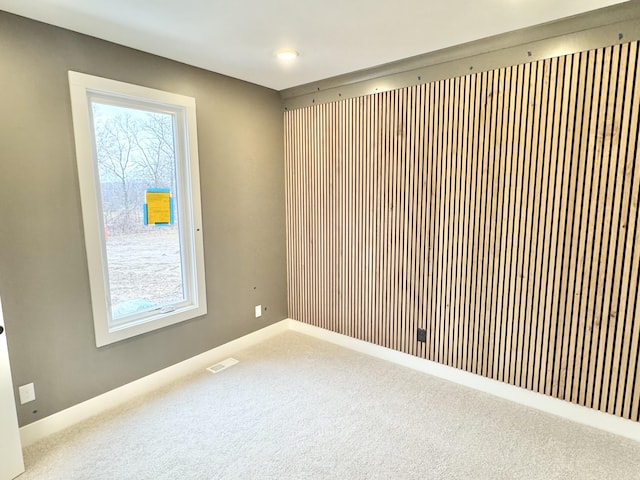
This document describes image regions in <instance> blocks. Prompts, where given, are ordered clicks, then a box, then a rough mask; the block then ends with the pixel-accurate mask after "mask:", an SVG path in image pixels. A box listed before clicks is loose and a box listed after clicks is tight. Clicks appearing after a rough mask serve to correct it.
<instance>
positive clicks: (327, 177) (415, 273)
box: [284, 42, 640, 421]
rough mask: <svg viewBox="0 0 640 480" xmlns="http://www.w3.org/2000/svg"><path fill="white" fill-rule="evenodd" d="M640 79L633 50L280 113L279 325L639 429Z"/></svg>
mask: <svg viewBox="0 0 640 480" xmlns="http://www.w3.org/2000/svg"><path fill="white" fill-rule="evenodd" d="M639 76H640V75H639V72H638V42H635V43H630V44H623V45H616V46H613V47H608V48H602V49H598V50H594V51H590V52H582V53H577V54H572V55H568V56H563V57H558V58H554V59H549V60H543V61H539V62H534V63H530V64H524V65H518V66H513V67H508V68H503V69H500V70H495V71H489V72H483V73H478V74H472V75H467V76H464V77H460V78H455V79H448V80H443V81H438V82H432V83H428V84H422V85H417V86H414V87H408V88H404V89H399V90H395V91H389V92H384V93H380V94H375V95H370V96H366V97H361V98H357V99H349V100H344V101H341V102H336V103H332V104H326V105H316V106H313V107H309V108H305V109H299V110H294V111H291V112H286V113H285V118H284V128H285V175H286V179H285V180H286V181H285V188H286V207H287V209H286V228H287V230H286V237H287V276H288V308H289V315H290V316H291V317H292V318H296V319H298V320H301V321H304V322H308V323H311V324H313V325H317V326H321V327H323V328H327V329H330V330H334V331H337V332H339V333H343V334H346V335H351V336H353V337H355V338H360V339H363V340H366V341H369V342H373V343H377V344H379V345H383V346H386V347H390V348H394V349H396V350H399V351H402V352H406V353H410V354H413V355H417V356H420V357H423V358H427V359H430V360H434V361H438V362H440V363H443V364H447V365H451V366H455V367H457V368H462V369H464V370H467V371H470V372H474V373H479V374H482V375H484V376H487V377H489V378H494V379H497V380H500V381H505V382H508V383H511V384H513V385H517V386H522V387H524V388H528V389H530V390H533V391H537V392H541V393H545V394H548V395H552V396H555V397H558V398H563V399H566V400H570V401H572V402H574V403H577V404H579V405H584V406H587V407H592V408H596V409H599V410H602V411H605V412H608V413H612V414H614V415H618V416H621V417H623V418H628V419H632V420H635V421H638V420H640V418H639V417H640V386H639V385H638V383H639V382H640V375H638V369H639V368H640V365H639V362H640V355H639V352H638V350H639V349H640V320H639V319H638V318H637V317H639V316H640V299H639V297H640V279H639V277H640V222H638V218H639V215H640V208H639V205H638V202H639V196H640V168H638V167H639V166H638V165H637V163H638V142H639V138H638V137H639V135H638V128H639V124H638V116H639V115H640V87H638V86H637V83H638V77H639ZM418 328H425V329H426V330H427V342H426V343H424V344H422V343H419V342H418V341H417V338H416V331H417V329H418Z"/></svg>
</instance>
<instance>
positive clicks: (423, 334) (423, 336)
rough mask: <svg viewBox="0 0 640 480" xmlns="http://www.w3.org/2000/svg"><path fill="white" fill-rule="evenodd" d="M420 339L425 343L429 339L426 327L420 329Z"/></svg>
mask: <svg viewBox="0 0 640 480" xmlns="http://www.w3.org/2000/svg"><path fill="white" fill-rule="evenodd" d="M418 341H419V342H423V343H424V342H426V341H427V331H426V330H425V329H424V328H419V329H418Z"/></svg>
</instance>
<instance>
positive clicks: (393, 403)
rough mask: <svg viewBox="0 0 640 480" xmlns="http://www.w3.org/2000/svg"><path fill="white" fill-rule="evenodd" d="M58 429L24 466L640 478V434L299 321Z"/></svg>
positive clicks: (92, 473)
mask: <svg viewBox="0 0 640 480" xmlns="http://www.w3.org/2000/svg"><path fill="white" fill-rule="evenodd" d="M234 358H236V359H237V360H239V361H240V363H238V364H236V365H234V366H232V367H230V368H228V369H226V370H224V371H222V372H219V373H217V374H212V373H210V372H207V371H206V370H204V371H202V372H196V373H194V374H192V375H189V376H188V377H185V378H183V379H181V380H180V381H178V382H175V383H174V384H172V385H169V386H167V387H166V388H163V389H161V390H159V391H156V392H153V393H151V394H148V395H146V396H143V397H140V398H139V399H137V400H136V401H133V402H130V403H129V404H127V405H125V406H123V407H120V408H118V409H115V410H112V411H109V412H106V413H104V414H101V415H99V416H96V417H93V418H91V419H89V420H87V421H84V422H82V423H80V424H78V425H76V426H74V427H72V428H69V429H67V430H65V431H62V432H60V433H57V434H54V435H51V436H49V437H47V438H45V439H43V440H41V441H39V442H37V443H35V444H33V445H32V446H30V447H28V448H26V449H25V451H24V455H25V463H26V468H27V471H26V473H24V474H23V475H22V476H21V477H19V478H20V480H30V479H47V480H57V479H60V480H62V479H64V480H75V479H83V480H85V479H119V480H121V479H136V480H138V479H207V480H208V479H283V480H286V479H545V480H549V479H580V480H588V479H615V480H623V479H640V443H638V442H634V441H632V440H627V439H624V438H620V437H617V436H615V435H611V434H608V433H605V432H602V431H599V430H596V429H592V428H589V427H585V426H582V425H579V424H575V423H572V422H569V421H566V420H562V419H560V418H557V417H554V416H552V415H548V414H545V413H542V412H539V411H537V410H533V409H530V408H527V407H523V406H521V405H517V404H514V403H511V402H508V401H506V400H501V399H498V398H495V397H493V396H490V395H487V394H484V393H480V392H477V391H474V390H471V389H468V388H465V387H461V386H459V385H456V384H453V383H449V382H447V381H444V380H441V379H437V378H434V377H431V376H429V375H426V374H423V373H420V372H416V371H413V370H410V369H408V368H404V367H401V366H398V365H395V364H391V363H388V362H385V361H383V360H379V359H375V358H371V357H369V356H366V355H363V354H360V353H356V352H353V351H351V350H348V349H345V348H342V347H339V346H336V345H333V344H330V343H326V342H323V341H320V340H317V339H314V338H312V337H308V336H306V335H302V334H299V333H295V332H285V333H283V334H281V335H278V336H277V337H274V338H272V339H270V340H267V341H265V342H263V343H261V344H260V345H257V346H254V347H252V348H250V349H246V350H242V351H239V352H237V354H235V355H234Z"/></svg>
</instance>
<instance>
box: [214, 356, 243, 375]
mask: <svg viewBox="0 0 640 480" xmlns="http://www.w3.org/2000/svg"><path fill="white" fill-rule="evenodd" d="M236 363H238V360H236V359H235V358H231V357H229V358H227V359H226V360H223V361H221V362H218V363H216V364H215V365H211V366H210V367H207V370H209V371H210V372H211V373H218V372H221V371H222V370H224V369H226V368H229V367H230V366H232V365H235V364H236Z"/></svg>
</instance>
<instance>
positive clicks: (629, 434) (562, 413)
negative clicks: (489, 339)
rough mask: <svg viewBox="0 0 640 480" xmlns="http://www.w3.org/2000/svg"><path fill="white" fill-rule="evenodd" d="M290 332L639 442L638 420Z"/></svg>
mask: <svg viewBox="0 0 640 480" xmlns="http://www.w3.org/2000/svg"><path fill="white" fill-rule="evenodd" d="M289 328H290V329H291V330H293V331H296V332H299V333H303V334H305V335H309V336H312V337H315V338H318V339H320V340H324V341H327V342H330V343H334V344H336V345H340V346H341V347H345V348H348V349H350V350H354V351H356V352H360V353H364V354H366V355H370V356H372V357H376V358H380V359H382V360H386V361H388V362H392V363H395V364H398V365H402V366H404V367H408V368H411V369H413V370H418V371H420V372H424V373H427V374H429V375H433V376H434V377H438V378H442V379H444V380H448V381H450V382H453V383H457V384H459V385H464V386H466V387H470V388H473V389H475V390H479V391H481V392H485V393H489V394H491V395H494V396H496V397H500V398H504V399H506V400H510V401H512V402H515V403H519V404H521V405H525V406H527V407H531V408H535V409H536V410H540V411H543V412H546V413H550V414H552V415H556V416H558V417H562V418H564V419H567V420H571V421H573V422H576V423H580V424H583V425H587V426H589V427H594V428H598V429H600V430H604V431H606V432H609V433H613V434H615V435H619V436H621V437H626V438H630V439H632V440H635V441H637V442H640V423H638V422H634V421H632V420H627V419H624V418H620V417H616V416H614V415H610V414H608V413H604V412H601V411H599V410H594V409H592V408H587V407H582V406H580V405H576V404H574V403H570V402H567V401H565V400H560V399H557V398H553V397H549V396H547V395H543V394H541V393H536V392H532V391H530V390H525V389H524V388H520V387H516V386H513V385H509V384H507V383H503V382H498V381H497V380H492V379H490V378H486V377H482V376H480V375H476V374H473V373H469V372H465V371H463V370H459V369H457V368H453V367H449V366H447V365H442V364H439V363H436V362H432V361H430V360H425V359H423V358H418V357H414V356H413V355H408V354H406V353H402V352H399V351H397V350H392V349H390V348H386V347H381V346H379V345H374V344H372V343H368V342H365V341H362V340H358V339H355V338H352V337H348V336H346V335H342V334H340V333H335V332H331V331H329V330H325V329H323V328H318V327H314V326H312V325H308V324H306V323H302V322H298V321H297V320H292V319H290V323H289Z"/></svg>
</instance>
